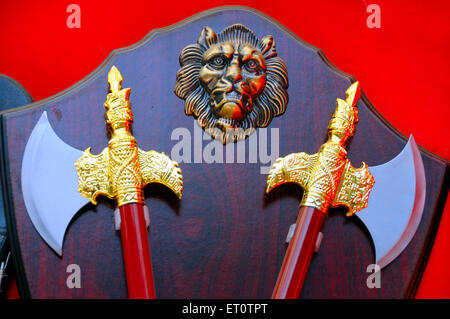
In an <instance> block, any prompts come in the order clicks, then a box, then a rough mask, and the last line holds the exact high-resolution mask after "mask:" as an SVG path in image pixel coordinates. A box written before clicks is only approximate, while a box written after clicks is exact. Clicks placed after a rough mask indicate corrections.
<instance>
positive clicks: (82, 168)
mask: <svg viewBox="0 0 450 319" xmlns="http://www.w3.org/2000/svg"><path fill="white" fill-rule="evenodd" d="M122 81H123V78H122V75H121V74H120V72H119V70H117V68H116V67H114V66H113V67H112V68H111V71H110V72H109V75H108V82H109V84H110V88H111V93H109V94H108V95H107V98H106V102H105V105H104V106H105V109H106V110H107V112H106V122H107V125H108V127H109V129H110V131H111V139H110V141H109V143H108V147H107V148H105V149H104V150H103V151H102V152H101V153H100V154H99V155H92V154H91V151H90V148H88V149H87V150H86V151H85V152H84V154H83V156H82V157H81V158H80V159H78V160H77V162H76V163H75V167H76V169H77V173H78V191H79V192H80V194H82V195H83V196H86V197H87V198H89V199H90V201H91V202H92V203H93V204H97V201H96V197H97V196H98V195H105V196H108V197H109V198H115V199H116V200H117V205H118V207H120V206H122V205H125V204H129V203H144V193H143V188H144V187H145V185H147V184H149V183H161V184H164V185H166V186H167V187H169V188H170V189H172V190H173V191H174V192H175V194H176V195H177V196H178V197H179V198H181V191H182V189H183V178H182V175H181V170H180V168H179V167H178V164H177V163H176V162H174V161H172V160H171V159H170V158H169V157H168V156H166V155H165V154H164V153H162V154H161V153H158V152H155V151H149V152H144V151H142V150H141V149H139V148H138V146H137V142H136V139H135V138H134V137H133V135H132V134H131V125H132V123H133V113H132V112H131V105H130V101H129V95H130V91H131V89H129V88H127V89H122V86H121V82H122Z"/></svg>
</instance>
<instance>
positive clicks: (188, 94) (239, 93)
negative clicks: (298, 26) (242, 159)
mask: <svg viewBox="0 0 450 319" xmlns="http://www.w3.org/2000/svg"><path fill="white" fill-rule="evenodd" d="M180 65H181V68H180V69H179V70H178V72H177V82H176V84H175V94H176V95H177V96H178V97H180V98H182V99H185V100H186V103H185V109H184V110H185V113H186V115H193V116H194V117H195V118H196V119H197V122H198V123H199V125H200V126H201V127H202V128H203V129H204V130H205V131H206V132H207V133H208V134H210V135H211V136H212V137H213V138H217V139H221V140H222V142H223V143H224V144H225V143H227V142H229V141H234V142H236V141H238V140H244V139H245V138H246V137H247V136H249V135H250V134H252V133H253V132H254V131H255V129H256V128H258V127H266V126H267V125H269V124H270V122H271V121H272V119H273V117H275V116H278V115H281V114H283V113H284V111H285V110H286V105H287V103H288V99H289V97H288V93H287V91H286V90H287V88H288V77H287V69H286V65H285V64H284V61H283V60H282V59H281V58H279V57H278V56H277V52H276V50H275V42H274V40H273V37H272V36H271V35H268V36H265V37H264V38H262V39H258V38H257V37H256V36H255V34H254V33H253V32H252V31H251V30H249V29H248V28H246V27H245V26H243V25H241V24H235V25H232V26H230V27H228V28H226V29H225V30H223V31H222V32H221V33H219V34H217V35H216V33H215V32H214V31H213V30H212V29H211V28H209V27H205V28H204V29H203V30H202V32H201V34H200V37H199V38H198V41H197V43H195V44H191V45H188V46H187V47H185V48H184V49H183V50H182V51H181V54H180Z"/></svg>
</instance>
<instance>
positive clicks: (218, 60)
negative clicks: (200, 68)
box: [209, 56, 225, 68]
mask: <svg viewBox="0 0 450 319" xmlns="http://www.w3.org/2000/svg"><path fill="white" fill-rule="evenodd" d="M209 64H211V65H212V66H213V67H216V68H221V67H223V66H224V64H225V59H224V58H223V57H221V56H216V57H214V58H212V59H211V60H210V61H209Z"/></svg>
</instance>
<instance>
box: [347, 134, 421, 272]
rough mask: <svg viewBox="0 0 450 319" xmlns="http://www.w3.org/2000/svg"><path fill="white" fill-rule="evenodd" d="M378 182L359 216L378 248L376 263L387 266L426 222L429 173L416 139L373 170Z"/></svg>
mask: <svg viewBox="0 0 450 319" xmlns="http://www.w3.org/2000/svg"><path fill="white" fill-rule="evenodd" d="M369 170H370V172H371V173H372V175H373V177H374V179H375V185H374V186H373V188H372V190H371V193H370V196H369V203H368V206H367V208H365V209H363V210H361V211H360V212H358V213H356V215H357V216H358V218H359V219H360V220H361V221H362V222H363V223H364V224H365V225H366V227H367V229H368V230H369V232H370V235H371V237H372V240H373V243H374V246H375V260H376V264H378V265H379V266H380V267H381V268H383V267H385V266H387V265H388V264H389V263H391V262H392V261H393V260H394V259H395V258H397V257H398V256H399V255H400V253H401V252H402V251H403V250H404V249H405V248H406V246H407V245H408V244H409V242H410V241H411V239H412V238H413V236H414V234H415V232H416V230H417V228H418V227H419V224H420V220H421V218H422V212H423V207H424V204H425V193H426V185H425V170H424V167H423V162H422V157H421V155H420V151H419V149H418V147H417V144H416V143H415V141H414V137H413V136H412V135H411V136H410V138H409V141H408V143H407V144H406V145H405V147H404V148H403V150H402V151H401V152H400V154H398V155H397V156H396V157H395V158H394V159H392V160H391V161H389V162H387V163H385V164H382V165H378V166H373V167H369Z"/></svg>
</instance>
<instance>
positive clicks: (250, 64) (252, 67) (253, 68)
mask: <svg viewBox="0 0 450 319" xmlns="http://www.w3.org/2000/svg"><path fill="white" fill-rule="evenodd" d="M245 65H246V67H247V68H248V69H249V70H250V71H253V72H256V71H257V70H258V63H256V61H255V60H248V62H247V63H246V64H245Z"/></svg>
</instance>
